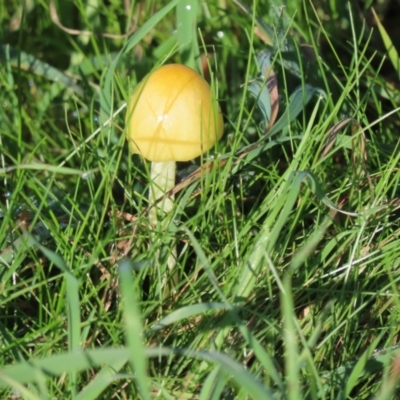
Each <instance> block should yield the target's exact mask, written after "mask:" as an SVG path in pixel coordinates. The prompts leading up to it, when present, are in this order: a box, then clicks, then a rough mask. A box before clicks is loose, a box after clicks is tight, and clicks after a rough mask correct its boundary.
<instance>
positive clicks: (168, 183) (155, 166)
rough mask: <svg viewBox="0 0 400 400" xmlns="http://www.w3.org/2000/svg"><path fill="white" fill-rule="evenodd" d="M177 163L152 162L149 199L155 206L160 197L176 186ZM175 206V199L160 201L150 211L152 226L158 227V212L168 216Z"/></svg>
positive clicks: (169, 198)
mask: <svg viewBox="0 0 400 400" xmlns="http://www.w3.org/2000/svg"><path fill="white" fill-rule="evenodd" d="M175 170H176V162H175V161H164V162H154V161H153V162H152V163H151V171H150V179H151V181H150V182H151V183H150V194H149V199H150V202H151V203H152V204H154V203H155V202H156V201H157V200H159V199H160V197H163V196H164V195H165V193H167V192H168V191H170V190H171V189H172V188H173V187H174V185H175ZM173 206H174V198H173V197H168V198H166V197H165V198H163V199H162V200H160V201H159V202H158V203H157V204H156V205H155V206H154V207H152V208H151V209H150V211H149V221H150V224H152V225H157V211H158V210H160V211H161V212H162V214H165V215H168V214H169V212H170V211H171V210H172V208H173Z"/></svg>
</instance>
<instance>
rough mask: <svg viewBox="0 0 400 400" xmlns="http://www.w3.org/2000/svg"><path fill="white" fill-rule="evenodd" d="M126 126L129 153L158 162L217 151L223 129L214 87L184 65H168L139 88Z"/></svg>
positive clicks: (131, 101)
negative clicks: (213, 92)
mask: <svg viewBox="0 0 400 400" xmlns="http://www.w3.org/2000/svg"><path fill="white" fill-rule="evenodd" d="M126 123H127V136H128V140H129V146H130V149H131V151H132V152H133V153H138V154H141V155H142V156H143V157H145V158H146V159H147V160H150V161H154V162H164V161H188V160H191V159H193V158H196V157H198V156H200V155H201V154H203V153H205V152H206V151H208V150H209V149H210V148H211V147H213V146H214V144H215V142H216V141H217V140H219V139H220V137H221V136H222V131H223V119H222V114H221V110H220V108H219V106H218V103H217V101H216V100H215V99H214V98H213V94H212V91H211V88H210V85H209V84H208V83H207V82H206V81H205V80H204V79H203V78H202V77H201V76H200V75H199V74H198V73H197V72H195V71H194V70H192V69H191V68H188V67H185V66H184V65H181V64H169V65H164V66H162V67H160V68H158V69H157V70H155V71H154V72H152V73H151V74H150V75H148V76H147V77H146V78H145V79H144V80H143V81H142V82H141V83H140V84H139V85H138V87H137V88H136V90H135V92H134V94H133V96H132V98H131V99H130V101H129V104H128V112H127V116H126Z"/></svg>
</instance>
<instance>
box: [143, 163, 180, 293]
mask: <svg viewBox="0 0 400 400" xmlns="http://www.w3.org/2000/svg"><path fill="white" fill-rule="evenodd" d="M175 170H176V162H175V161H166V162H152V163H151V171H150V179H151V183H150V192H149V200H150V203H151V204H154V203H155V202H156V201H157V200H159V199H160V198H161V197H163V196H164V195H165V193H167V192H168V191H169V190H171V189H172V188H173V187H174V185H175ZM173 207H174V197H173V196H170V197H168V198H167V197H164V198H163V199H162V200H160V201H159V202H158V203H157V204H156V205H154V206H153V207H152V208H151V209H150V211H149V222H150V224H151V225H152V226H154V227H155V226H157V222H158V217H157V215H158V214H160V215H162V217H161V218H162V220H161V224H160V226H161V229H162V231H165V230H166V228H167V225H168V223H169V222H170V217H171V215H170V214H171V211H172V209H173ZM176 257H177V251H176V246H175V245H173V247H172V248H171V249H170V252H169V255H168V258H167V270H168V271H172V270H173V269H174V268H175V265H176ZM156 258H157V259H158V260H157V261H159V258H160V252H159V251H158V252H157V253H156ZM171 284H172V285H171V286H172V290H168V288H167V286H166V277H164V279H163V280H162V287H163V288H164V294H168V293H170V292H172V293H174V291H175V277H172V282H171Z"/></svg>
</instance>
